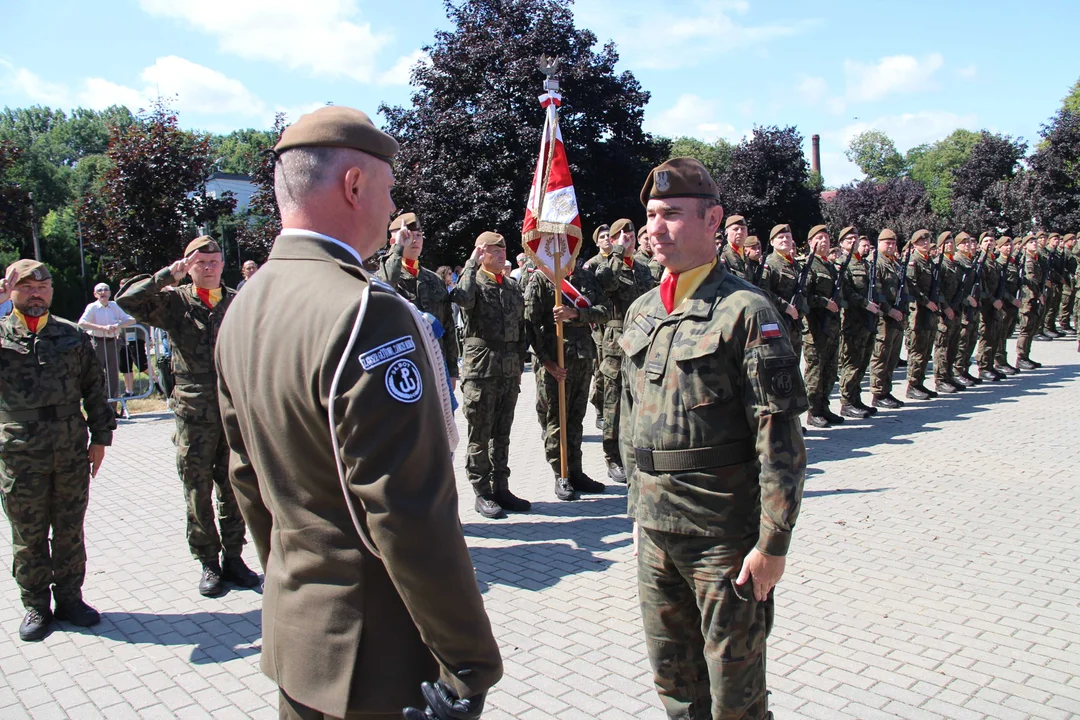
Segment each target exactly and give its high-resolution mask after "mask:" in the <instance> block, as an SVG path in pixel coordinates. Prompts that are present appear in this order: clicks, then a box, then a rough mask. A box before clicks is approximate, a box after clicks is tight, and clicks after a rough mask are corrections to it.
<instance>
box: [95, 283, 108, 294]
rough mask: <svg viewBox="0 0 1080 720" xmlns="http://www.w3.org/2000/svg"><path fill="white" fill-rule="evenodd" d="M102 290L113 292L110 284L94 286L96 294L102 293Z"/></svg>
mask: <svg viewBox="0 0 1080 720" xmlns="http://www.w3.org/2000/svg"><path fill="white" fill-rule="evenodd" d="M102 290H111V288H110V287H109V284H108V283H98V284H97V285H95V286H94V292H101V291H102Z"/></svg>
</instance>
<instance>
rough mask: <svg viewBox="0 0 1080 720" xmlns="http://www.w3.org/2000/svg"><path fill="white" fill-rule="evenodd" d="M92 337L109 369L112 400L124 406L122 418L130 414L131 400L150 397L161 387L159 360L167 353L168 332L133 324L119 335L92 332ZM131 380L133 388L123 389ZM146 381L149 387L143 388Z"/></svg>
mask: <svg viewBox="0 0 1080 720" xmlns="http://www.w3.org/2000/svg"><path fill="white" fill-rule="evenodd" d="M91 339H92V340H93V342H94V351H95V352H96V353H97V356H98V360H99V361H100V362H101V365H102V367H103V368H104V371H105V388H106V390H107V392H108V395H109V403H110V404H112V403H118V404H119V405H120V410H121V411H120V413H119V416H120V417H130V414H129V413H128V409H127V401H128V400H141V399H143V398H146V397H149V396H150V394H151V393H152V392H153V390H154V388H155V387H160V384H159V383H160V379H159V375H160V373H158V371H157V362H156V361H157V360H158V359H160V358H162V357H163V356H164V354H165V353H166V352H167V347H168V344H167V342H166V341H165V335H164V332H162V331H161V330H159V329H157V328H154V330H153V331H152V332H151V330H149V329H147V327H146V326H145V325H130V326H128V327H125V328H120V331H119V337H115V338H102V337H96V336H93V335H91ZM136 372H138V373H140V374H145V376H146V377H145V379H144V378H142V377H136ZM121 376H124V383H123V384H121V382H120V379H121ZM128 376H130V377H128ZM129 380H130V384H131V390H129V391H125V392H121V390H120V389H121V387H124V388H126V387H127V386H128V381H129ZM143 383H145V388H144V387H142V386H143ZM167 396H168V395H167V394H166V397H167Z"/></svg>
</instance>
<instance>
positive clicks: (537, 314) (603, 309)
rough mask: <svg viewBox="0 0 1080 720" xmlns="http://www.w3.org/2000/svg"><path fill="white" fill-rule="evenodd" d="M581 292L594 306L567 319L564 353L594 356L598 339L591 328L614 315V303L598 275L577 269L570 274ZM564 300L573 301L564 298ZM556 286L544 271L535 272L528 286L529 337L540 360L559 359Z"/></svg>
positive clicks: (575, 355) (526, 310) (527, 316)
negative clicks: (612, 312)
mask: <svg viewBox="0 0 1080 720" xmlns="http://www.w3.org/2000/svg"><path fill="white" fill-rule="evenodd" d="M567 279H568V280H569V281H570V284H571V285H573V286H574V287H575V288H577V290H578V292H580V293H581V294H582V295H584V296H585V297H587V298H588V299H589V302H591V303H592V307H587V308H578V317H577V319H575V320H570V321H569V322H564V323H563V355H564V356H565V357H567V358H579V359H584V360H593V359H595V358H596V343H595V342H594V341H593V338H592V334H591V332H590V330H589V325H590V324H591V323H595V324H599V325H603V324H604V323H606V322H607V321H608V320H610V319H611V306H610V304H608V301H607V299H606V298H605V297H604V294H603V292H601V290H600V286H599V285H597V282H596V277H595V276H594V275H593V274H592V273H590V272H584V271H582V272H576V273H574V274H573V275H571V276H570V277H569V278H567ZM563 303H564V304H568V303H569V301H568V300H566V298H565V297H564V298H563ZM554 309H555V286H554V285H552V284H551V281H550V280H548V278H547V275H544V274H543V273H539V272H536V273H533V275H532V277H531V278H529V285H528V287H526V288H525V337H526V338H528V341H529V345H530V346H531V347H532V351H533V354H534V355H535V356H536V359H537V361H538V362H540V364H544V363H546V362H553V363H557V362H558V359H559V358H558V348H557V345H556V336H555V317H554V316H553V315H552V312H553V311H554Z"/></svg>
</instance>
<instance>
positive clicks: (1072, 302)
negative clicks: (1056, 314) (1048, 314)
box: [1061, 281, 1076, 328]
mask: <svg viewBox="0 0 1080 720" xmlns="http://www.w3.org/2000/svg"><path fill="white" fill-rule="evenodd" d="M1075 310H1076V283H1075V281H1074V282H1071V283H1068V284H1066V285H1065V289H1064V290H1063V291H1062V294H1061V325H1062V327H1067V328H1075V327H1076V324H1075V323H1074V322H1073V313H1074V312H1075Z"/></svg>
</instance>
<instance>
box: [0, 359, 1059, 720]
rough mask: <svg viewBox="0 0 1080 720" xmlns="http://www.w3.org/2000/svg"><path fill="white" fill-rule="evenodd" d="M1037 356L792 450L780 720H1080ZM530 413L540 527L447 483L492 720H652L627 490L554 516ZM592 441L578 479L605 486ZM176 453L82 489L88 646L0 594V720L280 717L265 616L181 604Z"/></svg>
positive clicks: (183, 559) (152, 446) (1050, 440)
mask: <svg viewBox="0 0 1080 720" xmlns="http://www.w3.org/2000/svg"><path fill="white" fill-rule="evenodd" d="M1035 356H1036V358H1038V359H1041V360H1043V361H1044V362H1045V363H1046V366H1045V367H1044V368H1043V369H1042V370H1040V371H1035V372H1030V373H1024V374H1023V375H1022V376H1020V377H1019V378H1018V379H1011V380H1008V381H1006V382H1003V383H997V384H994V385H992V386H982V387H980V388H978V389H976V390H973V391H969V392H966V393H963V394H961V395H956V396H947V397H942V398H939V399H937V400H934V401H929V402H915V403H910V404H909V405H908V407H906V408H904V409H903V410H900V411H892V412H889V411H885V412H882V413H881V414H880V415H879V416H878V417H877V418H875V419H873V420H869V421H865V422H861V423H852V422H850V421H849V424H846V425H844V426H842V427H840V428H835V429H830V430H827V431H811V432H810V433H809V434H808V437H807V443H808V447H809V457H810V463H811V465H810V468H809V471H808V477H807V483H806V493H805V500H804V503H803V510H802V516H801V518H800V520H799V524H798V527H797V530H796V534H795V542H794V545H793V547H792V552H791V554H790V556H789V561H788V569H787V574H786V575H785V576H784V579H783V580H782V581H781V584H780V586H779V588H778V591H777V612H776V614H777V624H776V628H775V630H774V631H773V635H772V638H771V639H770V644H769V683H770V688H771V690H772V696H771V700H772V704H773V709H774V710H775V712H776V717H777V718H778V720H798V719H802V718H820V719H824V720H838V719H839V720H842V719H844V718H856V719H859V720H875V719H876V718H918V719H920V720H921V719H924V718H925V719H928V720H931V719H938V718H943V719H948V720H967V719H969V718H970V719H971V720H977V719H980V718H989V719H994V720H1014V719H1015V720H1023V719H1026V718H1046V719H1048V720H1067V719H1069V718H1080V620H1078V618H1080V607H1078V602H1080V570H1078V567H1077V563H1078V557H1080V552H1078V549H1080V529H1078V528H1077V520H1078V518H1080V471H1078V468H1080V440H1078V439H1080V430H1078V429H1080V355H1078V354H1077V353H1076V345H1075V340H1072V341H1068V342H1062V341H1057V342H1053V343H1036V345H1035ZM534 401H535V385H534V381H533V378H532V376H531V375H526V376H525V379H524V382H523V392H522V394H521V400H520V403H519V406H518V414H517V422H516V424H515V427H514V436H513V444H512V450H511V464H512V467H513V470H514V475H513V477H512V480H511V482H512V487H513V489H514V490H515V491H516V492H518V494H520V495H523V496H525V497H528V498H530V499H532V500H533V501H534V512H533V513H531V514H528V515H516V516H511V517H510V518H508V519H506V520H499V521H489V520H484V519H482V518H480V517H479V516H478V515H477V514H476V513H475V512H474V511H473V509H472V503H471V497H472V496H471V491H470V489H469V487H468V485H467V484H466V483H465V482H464V480H459V491H460V493H461V497H462V508H461V519H462V522H463V525H464V529H465V533H466V535H467V538H468V542H469V546H470V548H471V550H472V554H473V559H474V561H475V564H476V569H477V576H478V578H479V582H480V584H481V587H482V589H483V591H484V596H485V598H486V603H487V608H488V612H489V613H490V615H491V617H492V620H493V622H494V626H495V632H496V636H497V637H498V639H499V642H500V645H501V647H502V652H503V658H504V661H505V665H506V677H505V678H504V679H503V681H502V682H501V683H500V684H499V685H498V686H497V688H496V689H495V691H494V692H492V694H491V696H490V709H489V711H488V712H487V713H486V714H485V718H490V719H491V720H506V719H507V718H522V719H524V720H532V719H537V720H539V719H542V718H602V719H604V720H616V719H618V718H643V719H649V720H660V719H662V718H663V717H664V714H663V713H662V712H661V710H660V709H659V702H658V700H657V698H656V695H655V692H654V691H653V688H652V685H651V676H650V672H649V669H648V662H647V660H646V658H645V649H644V645H643V642H642V635H641V627H640V618H639V615H638V606H637V594H636V587H635V565H634V561H633V559H632V557H631V540H630V527H631V526H630V522H629V520H627V519H626V517H625V516H624V512H625V501H626V498H625V490H624V489H623V488H622V487H616V486H609V488H608V490H609V492H608V493H607V494H606V495H603V496H595V497H594V496H590V497H589V499H587V500H583V501H580V502H575V503H562V502H559V501H557V500H556V499H555V496H554V492H553V489H552V480H553V476H552V474H551V473H550V471H549V470H548V469H547V467H546V465H545V463H544V460H543V450H542V445H541V439H540V431H539V428H538V425H537V420H536V414H535V412H534V409H533V403H534ZM593 420H594V417H593V415H592V411H591V410H590V411H589V416H588V418H587V420H586V422H587V426H586V437H585V440H586V449H585V454H586V469H587V470H588V471H590V472H591V473H592V474H593V476H594V477H596V478H597V479H601V478H604V479H606V478H605V477H604V473H603V470H602V468H603V462H602V455H601V450H600V437H599V431H597V430H595V429H593V425H592V423H593ZM459 422H460V423H461V424H462V435H463V436H464V426H463V425H464V423H463V421H461V420H460V413H459ZM171 433H172V419H171V416H169V415H167V414H163V415H151V416H140V417H138V418H137V419H135V420H132V421H124V422H122V423H121V427H120V429H119V431H118V432H117V434H116V443H115V445H114V446H113V448H112V449H111V450H110V451H109V454H108V456H107V457H106V461H105V466H104V467H103V469H102V471H101V474H100V475H99V477H98V478H97V479H96V480H94V482H93V485H92V487H91V498H90V509H89V513H88V516H87V522H86V535H87V544H88V550H89V567H88V575H87V580H86V585H85V588H84V591H85V595H86V598H87V600H88V601H90V602H91V603H92V604H94V605H95V606H96V607H97V608H98V609H99V610H100V611H101V612H102V616H103V621H102V623H101V624H100V625H99V626H98V627H95V628H91V629H87V630H80V629H77V628H73V627H71V626H69V625H66V624H65V625H60V626H59V629H58V630H56V631H54V632H53V633H52V634H51V635H50V636H49V637H48V638H46V639H45V641H44V642H41V643H34V644H27V643H21V642H19V640H18V638H17V633H16V630H17V627H18V625H19V622H20V620H21V618H22V614H23V610H22V608H21V606H20V605H19V601H18V591H17V589H16V587H15V584H14V581H13V580H12V579H11V577H10V576H8V575H7V574H6V573H5V574H4V576H3V577H2V578H0V630H2V632H0V719H3V720H15V719H17V718H25V717H32V718H42V719H44V718H64V717H70V718H79V719H82V718H98V717H104V718H109V720H113V719H119V718H207V717H210V718H226V719H227V718H260V719H265V720H269V719H271V718H276V717H277V710H276V699H277V696H276V689H275V688H274V687H273V686H272V685H271V683H270V682H269V681H268V680H267V679H266V678H265V677H263V675H262V674H261V673H260V672H259V670H258V660H259V648H260V628H259V622H260V621H259V607H260V596H259V595H258V594H256V593H255V592H253V591H246V590H243V591H238V590H231V591H230V592H229V593H228V594H227V595H225V596H224V597H223V598H220V599H216V600H212V599H206V598H203V597H201V596H199V595H198V593H197V592H196V584H197V581H198V566H197V565H196V564H195V562H194V561H193V560H191V559H190V557H189V556H188V553H187V549H186V545H185V542H184V526H183V505H182V497H181V492H180V486H179V481H178V480H177V477H176V472H175V463H174V456H173V453H172V446H171V444H170V437H171ZM302 461H303V459H302V458H297V462H302ZM457 465H458V477H459V478H464V473H463V472H462V467H461V466H462V454H461V453H459V455H458V461H457ZM5 522H6V521H5ZM0 556H2V557H3V558H5V561H6V560H9V559H10V557H11V547H10V534H9V533H8V531H7V528H6V527H4V528H3V529H2V530H0ZM247 558H248V561H249V563H251V564H253V565H254V564H255V562H256V560H255V555H254V552H253V551H252V549H251V548H250V546H249V552H248V553H247Z"/></svg>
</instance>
